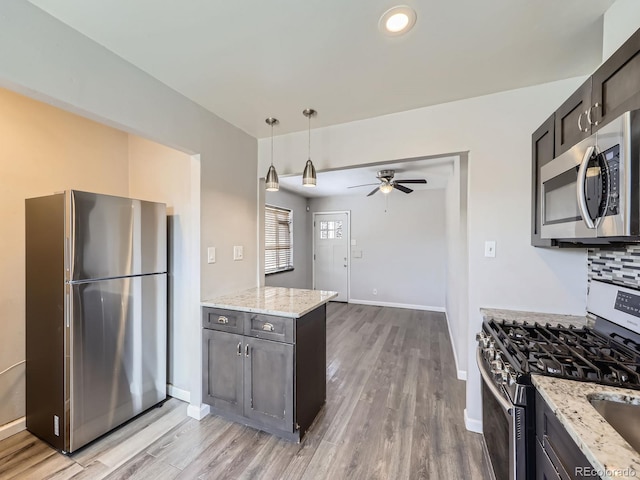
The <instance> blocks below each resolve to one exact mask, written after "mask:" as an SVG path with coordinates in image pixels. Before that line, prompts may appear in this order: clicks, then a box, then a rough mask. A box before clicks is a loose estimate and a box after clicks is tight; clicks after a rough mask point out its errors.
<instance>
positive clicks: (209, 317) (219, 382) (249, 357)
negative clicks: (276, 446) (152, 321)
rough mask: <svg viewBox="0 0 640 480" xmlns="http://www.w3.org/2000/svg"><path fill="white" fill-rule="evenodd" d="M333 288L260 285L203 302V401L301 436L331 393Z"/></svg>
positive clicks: (248, 421) (220, 411)
mask: <svg viewBox="0 0 640 480" xmlns="http://www.w3.org/2000/svg"><path fill="white" fill-rule="evenodd" d="M336 296H337V293H336V292H330V291H322V290H303V289H295V288H281V287H259V288H252V289H249V290H245V291H241V292H238V293H234V294H230V295H225V296H222V297H217V298H214V299H212V300H205V301H203V302H202V327H203V334H202V341H203V345H202V367H203V378H202V402H203V403H206V404H208V405H210V407H211V413H213V414H215V415H220V416H223V417H225V418H228V419H230V420H233V421H236V422H240V423H243V424H245V425H248V426H250V427H254V428H257V429H259V430H264V431H266V432H269V433H273V434H275V435H278V436H280V437H282V438H285V439H288V440H292V441H300V439H301V438H302V437H303V436H304V434H305V432H306V431H307V430H308V428H309V427H310V426H311V424H312V423H313V420H314V419H315V417H316V415H317V414H318V412H319V411H320V409H321V408H322V406H323V405H324V403H325V400H326V358H327V357H326V304H327V302H329V301H330V300H331V299H332V298H334V297H336Z"/></svg>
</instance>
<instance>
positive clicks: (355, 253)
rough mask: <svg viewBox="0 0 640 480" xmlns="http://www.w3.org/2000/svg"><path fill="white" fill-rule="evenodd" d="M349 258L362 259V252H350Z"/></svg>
mask: <svg viewBox="0 0 640 480" xmlns="http://www.w3.org/2000/svg"><path fill="white" fill-rule="evenodd" d="M351 256H352V257H353V258H362V250H351Z"/></svg>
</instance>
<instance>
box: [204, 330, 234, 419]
mask: <svg viewBox="0 0 640 480" xmlns="http://www.w3.org/2000/svg"><path fill="white" fill-rule="evenodd" d="M202 336H203V342H204V345H203V349H202V358H203V360H204V365H203V370H202V373H203V377H204V378H203V382H202V401H203V402H204V403H206V404H208V405H211V406H212V407H215V408H217V409H220V410H223V411H225V412H230V413H236V414H238V415H242V408H243V402H242V388H243V385H242V359H243V356H242V355H243V351H244V350H243V347H244V344H243V340H242V338H243V337H242V336H241V335H236V334H234V333H227V332H219V331H216V330H206V329H205V330H203V335H202Z"/></svg>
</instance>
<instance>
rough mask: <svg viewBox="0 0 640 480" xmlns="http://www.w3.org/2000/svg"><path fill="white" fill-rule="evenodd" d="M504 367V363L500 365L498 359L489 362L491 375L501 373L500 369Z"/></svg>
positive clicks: (500, 361) (500, 362)
mask: <svg viewBox="0 0 640 480" xmlns="http://www.w3.org/2000/svg"><path fill="white" fill-rule="evenodd" d="M503 367H504V363H502V360H500V359H496V360H494V361H493V362H491V371H492V372H493V373H496V374H497V373H500V372H502V368H503Z"/></svg>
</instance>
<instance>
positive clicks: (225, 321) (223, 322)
mask: <svg viewBox="0 0 640 480" xmlns="http://www.w3.org/2000/svg"><path fill="white" fill-rule="evenodd" d="M218 323H221V324H223V325H226V324H227V323H229V319H228V318H227V317H224V316H222V315H220V316H219V317H218Z"/></svg>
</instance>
